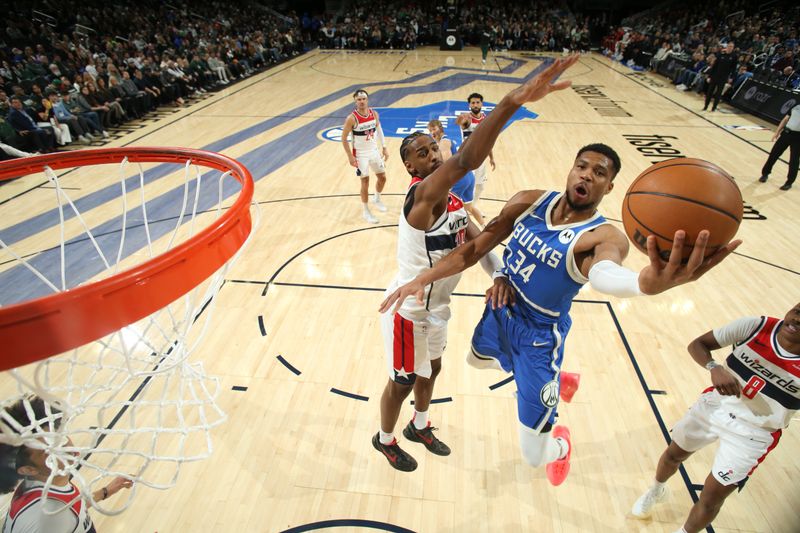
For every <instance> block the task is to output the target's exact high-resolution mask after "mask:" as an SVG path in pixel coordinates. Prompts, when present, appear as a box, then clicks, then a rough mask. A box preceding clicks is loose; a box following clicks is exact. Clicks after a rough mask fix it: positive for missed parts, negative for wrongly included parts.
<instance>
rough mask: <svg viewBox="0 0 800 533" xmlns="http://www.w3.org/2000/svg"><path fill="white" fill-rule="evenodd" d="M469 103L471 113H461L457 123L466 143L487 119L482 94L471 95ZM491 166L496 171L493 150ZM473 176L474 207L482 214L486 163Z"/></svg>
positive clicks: (490, 153) (490, 159) (490, 160)
mask: <svg viewBox="0 0 800 533" xmlns="http://www.w3.org/2000/svg"><path fill="white" fill-rule="evenodd" d="M467 103H468V104H469V113H461V114H460V115H458V117H456V123H457V124H458V125H459V126H461V136H462V139H463V141H466V140H467V139H468V138H469V136H470V135H472V132H473V131H475V128H477V127H478V125H479V124H480V123H481V121H483V120H484V119H485V118H486V113H484V112H483V96H482V95H481V94H479V93H472V94H471V95H469V98H467ZM463 141H462V142H463ZM489 164H490V165H492V171H494V169H495V164H494V154H493V153H492V151H491V150H489ZM473 174H475V192H474V193H473V200H472V207H473V209H475V210H476V211H477V212H479V213H480V210H479V209H478V200H480V199H481V195H482V194H483V187H484V185H486V181H487V180H488V178H487V176H486V163H481V166H480V167H478V168H476V169H475V170H474V171H473ZM481 219H483V215H481Z"/></svg>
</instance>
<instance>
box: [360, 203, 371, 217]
mask: <svg viewBox="0 0 800 533" xmlns="http://www.w3.org/2000/svg"><path fill="white" fill-rule="evenodd" d="M361 205H363V206H364V214H367V213H369V203H363V204H361Z"/></svg>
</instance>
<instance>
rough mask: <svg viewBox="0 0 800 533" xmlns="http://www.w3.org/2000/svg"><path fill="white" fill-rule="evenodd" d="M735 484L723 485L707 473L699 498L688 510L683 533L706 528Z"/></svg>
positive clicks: (692, 532) (695, 531)
mask: <svg viewBox="0 0 800 533" xmlns="http://www.w3.org/2000/svg"><path fill="white" fill-rule="evenodd" d="M736 487H737V485H736V484H735V483H734V484H731V485H723V484H721V483H720V482H719V481H717V480H716V479H715V478H714V475H713V474H709V475H708V477H707V478H706V482H705V483H704V484H703V492H701V493H700V498H699V499H698V500H697V502H695V504H694V505H693V506H692V509H691V511H689V517H688V518H687V519H686V523H685V524H684V525H683V533H697V532H699V531H702V530H703V529H705V528H706V526H708V525H709V524H710V523H711V522H712V521H713V520H714V519H715V518H716V517H717V515H718V514H719V510H720V509H722V504H723V503H724V502H725V498H727V497H728V496H730V495H731V494H732V493H733V491H735V490H736Z"/></svg>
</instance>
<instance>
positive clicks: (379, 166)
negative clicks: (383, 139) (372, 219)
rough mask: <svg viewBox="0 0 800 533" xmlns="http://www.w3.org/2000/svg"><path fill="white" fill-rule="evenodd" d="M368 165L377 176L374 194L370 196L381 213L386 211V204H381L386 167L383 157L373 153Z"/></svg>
mask: <svg viewBox="0 0 800 533" xmlns="http://www.w3.org/2000/svg"><path fill="white" fill-rule="evenodd" d="M370 166H371V167H372V170H373V171H374V172H375V177H376V178H377V182H376V183H375V194H374V195H373V196H372V201H373V202H374V203H375V207H376V208H377V209H378V211H380V212H381V213H385V212H386V206H385V205H383V202H382V201H381V193H382V192H383V188H384V187H385V186H386V167H385V166H384V164H383V158H382V157H381V156H380V155H379V154H378V153H375V155H373V157H372V158H371V159H370Z"/></svg>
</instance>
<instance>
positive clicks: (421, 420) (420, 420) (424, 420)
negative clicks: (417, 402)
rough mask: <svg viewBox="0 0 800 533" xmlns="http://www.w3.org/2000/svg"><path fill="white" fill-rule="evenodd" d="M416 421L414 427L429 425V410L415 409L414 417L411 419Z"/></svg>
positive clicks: (421, 427) (422, 427)
mask: <svg viewBox="0 0 800 533" xmlns="http://www.w3.org/2000/svg"><path fill="white" fill-rule="evenodd" d="M411 420H412V422H414V427H415V428H417V429H425V428H426V427H428V411H425V412H422V413H420V412H419V411H417V410H416V409H414V418H412V419H411Z"/></svg>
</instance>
